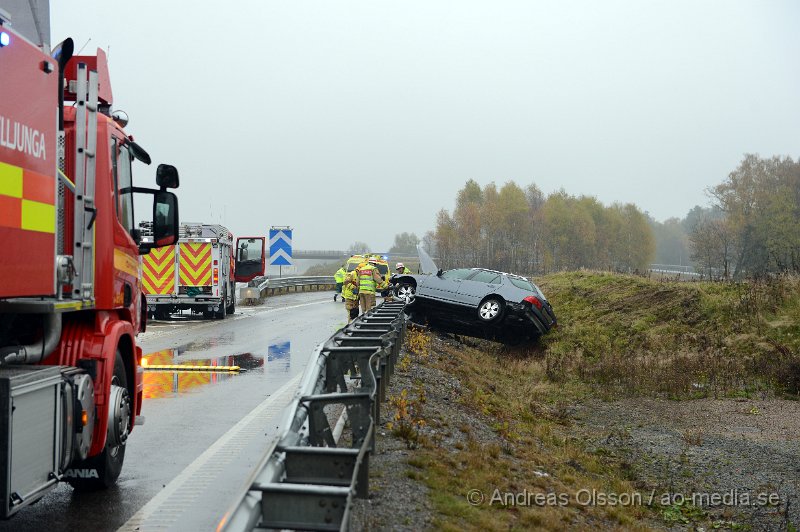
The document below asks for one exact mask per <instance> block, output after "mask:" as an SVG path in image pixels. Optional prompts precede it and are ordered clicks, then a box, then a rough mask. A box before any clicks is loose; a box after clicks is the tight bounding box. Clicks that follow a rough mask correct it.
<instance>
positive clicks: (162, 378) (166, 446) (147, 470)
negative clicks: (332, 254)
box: [0, 292, 345, 532]
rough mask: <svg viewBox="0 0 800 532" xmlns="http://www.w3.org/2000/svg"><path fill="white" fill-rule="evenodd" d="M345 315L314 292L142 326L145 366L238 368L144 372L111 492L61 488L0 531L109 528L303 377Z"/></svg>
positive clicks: (326, 295)
mask: <svg viewBox="0 0 800 532" xmlns="http://www.w3.org/2000/svg"><path fill="white" fill-rule="evenodd" d="M344 316H345V313H344V311H343V310H342V305H341V303H334V302H333V301H331V298H330V295H329V293H326V292H323V293H299V294H291V295H286V296H281V297H276V298H271V299H269V300H268V301H267V303H266V304H265V305H264V306H262V307H237V312H236V314H235V315H233V316H229V317H228V318H226V319H225V320H219V321H218V320H213V321H212V320H209V321H201V320H198V321H191V322H181V323H172V322H159V323H155V324H152V323H151V324H150V325H149V326H148V329H147V333H146V334H144V335H141V336H140V338H139V340H140V345H141V347H142V349H143V351H144V353H146V355H145V357H144V360H145V361H146V362H147V363H148V364H180V365H209V366H215V365H216V366H230V365H238V366H240V367H242V368H245V369H247V371H244V372H241V373H238V374H237V373H229V372H225V373H221V372H219V373H218V372H208V373H206V372H196V371H192V372H182V371H177V372H173V371H152V372H150V371H146V372H145V374H144V379H145V400H144V405H143V407H142V414H143V415H144V416H145V418H146V422H145V424H144V425H141V426H136V427H134V430H133V432H132V433H131V436H130V438H129V439H128V445H127V449H126V456H125V464H124V466H123V469H122V474H121V475H120V479H119V481H118V485H117V487H115V488H113V489H111V490H109V491H107V492H100V493H93V494H78V493H75V492H73V490H72V488H70V487H69V486H66V485H61V486H59V487H57V488H56V489H55V490H54V491H53V492H52V493H50V494H48V495H47V496H46V497H45V498H44V499H42V500H41V501H40V502H39V503H37V504H35V505H33V506H31V507H30V508H26V509H25V510H24V511H22V512H20V514H19V515H17V516H15V517H14V518H13V519H12V520H10V521H7V522H2V521H0V531H5V530H14V531H15V532H16V531H20V532H22V531H34V530H50V531H61V530H63V531H67V530H95V531H104V530H116V529H117V528H118V527H120V526H122V525H123V524H124V523H125V522H126V521H128V519H130V518H131V516H133V514H135V513H136V512H137V511H138V510H139V509H140V508H141V507H143V506H144V505H145V504H146V503H147V502H148V501H149V500H150V499H151V498H152V497H154V496H155V495H157V494H158V493H159V492H160V491H161V490H162V489H163V488H164V487H165V486H166V485H167V484H169V482H170V481H171V480H172V479H173V478H175V477H176V476H177V475H179V474H180V473H181V471H183V470H184V469H185V468H186V467H187V466H188V465H190V464H191V463H192V462H193V461H194V460H195V459H196V458H197V457H198V456H200V455H201V454H202V453H203V452H204V451H205V450H206V449H208V448H209V447H211V446H212V445H213V444H214V442H216V441H217V439H219V438H220V437H221V436H222V435H223V434H225V433H226V432H227V431H228V430H229V429H230V428H231V427H232V426H234V425H235V424H236V423H237V422H238V420H240V419H242V418H243V417H245V416H247V414H248V413H250V412H251V411H252V410H253V409H254V408H256V407H257V406H258V405H259V404H261V403H262V402H263V401H264V400H265V399H267V398H268V397H270V396H271V395H272V394H273V393H274V392H275V391H276V390H278V389H279V388H280V387H281V386H283V385H284V384H286V383H287V382H289V381H290V380H291V379H292V378H294V377H295V376H297V375H298V374H300V373H302V372H303V371H304V370H305V367H306V365H307V363H308V360H309V358H310V356H311V354H312V352H313V351H314V348H315V347H316V346H317V345H318V344H319V343H320V342H322V341H324V340H326V339H327V338H328V337H329V336H330V335H331V334H332V333H333V332H334V331H335V330H336V329H338V328H339V327H342V326H343V325H345V320H344V319H343V318H344ZM278 422H279V421H278V420H277V419H276V420H275V421H274V423H275V424H276V425H277V423H278ZM274 428H275V427H272V429H274ZM258 458H259V457H252V459H253V460H257V459H258ZM220 489H221V488H220ZM222 495H223V493H220V496H222ZM54 517H57V519H54Z"/></svg>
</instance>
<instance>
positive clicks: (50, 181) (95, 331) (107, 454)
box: [0, 3, 179, 518]
mask: <svg viewBox="0 0 800 532" xmlns="http://www.w3.org/2000/svg"><path fill="white" fill-rule="evenodd" d="M20 5H22V3H20ZM12 17H13V15H12V16H9V15H8V14H7V12H5V11H2V10H0V73H2V74H0V77H1V78H2V82H1V83H0V244H2V249H3V257H2V258H1V259H0V517H2V518H8V517H10V516H11V515H13V514H14V513H16V512H17V511H19V510H20V509H21V508H23V507H25V506H27V505H29V504H31V503H32V502H34V501H36V500H37V499H39V498H41V497H42V496H43V495H44V494H45V493H46V492H47V491H48V490H49V489H50V488H52V487H53V486H54V485H55V484H56V483H58V482H59V481H61V480H66V481H67V482H69V483H70V484H72V485H73V486H74V487H75V488H76V489H81V490H91V489H98V488H105V487H108V486H110V485H112V484H114V483H115V481H116V480H117V477H118V476H119V473H120V470H121V468H122V463H123V459H124V457H125V444H126V440H127V438H128V434H129V433H130V431H131V430H132V428H133V426H134V425H135V424H136V423H137V421H139V420H140V419H141V418H140V415H139V414H140V412H141V407H142V371H141V367H140V360H141V356H142V351H141V348H139V347H138V346H137V344H136V335H137V333H138V332H142V331H144V329H145V324H146V303H145V298H144V295H143V294H142V290H141V270H140V259H139V256H140V255H142V254H146V253H147V252H148V251H149V250H150V249H152V248H157V247H161V246H168V245H173V244H174V243H175V242H176V241H177V239H178V226H179V223H178V203H177V198H176V196H175V194H173V193H172V192H169V191H168V190H167V189H169V188H176V187H177V186H178V172H177V170H176V169H175V168H174V167H172V166H169V165H159V167H158V169H157V171H156V183H157V185H158V187H159V189H146V188H140V187H137V186H135V185H134V182H133V179H132V169H133V167H134V166H135V165H134V164H133V162H134V160H138V161H140V162H143V163H145V164H149V163H150V157H149V156H148V155H147V153H146V152H145V151H144V150H143V149H142V148H141V147H140V146H139V145H138V144H137V143H135V142H134V141H133V138H132V137H131V136H129V135H128V134H127V133H126V132H125V131H124V130H123V127H124V126H125V124H126V123H127V121H126V120H123V119H122V117H121V116H120V115H117V114H116V113H112V104H113V98H112V93H111V85H110V83H109V75H108V68H107V64H106V58H105V55H104V54H103V53H102V51H100V50H98V53H97V54H96V55H93V56H73V43H72V41H71V40H69V39H68V40H66V41H64V42H63V43H61V44H60V45H58V46H57V47H56V49H55V50H54V51H53V52H52V53H49V47H48V46H46V43H44V44H45V46H41V48H40V46H38V45H35V44H34V43H33V42H31V41H29V40H28V39H26V37H25V36H23V35H22V34H21V33H18V32H17V31H15V29H14V27H15V26H13V25H12V22H13V19H12V20H11V21H9V19H10V18H12ZM40 45H41V43H40ZM42 48H44V49H46V50H47V52H45V51H43V49H42ZM135 197H138V198H140V199H139V200H137V201H138V203H139V204H140V203H141V202H142V201H143V200H142V199H141V198H143V199H144V201H146V202H147V203H149V202H150V200H152V211H151V213H146V215H147V217H148V218H150V217H152V227H153V240H152V242H151V243H144V242H142V240H141V235H140V233H139V229H138V227H137V225H136V224H135V219H134V212H133V207H134V198H135ZM148 197H149V198H150V199H148ZM147 210H150V209H149V208H148V209H147ZM137 214H142V213H137ZM151 215H152V216H151Z"/></svg>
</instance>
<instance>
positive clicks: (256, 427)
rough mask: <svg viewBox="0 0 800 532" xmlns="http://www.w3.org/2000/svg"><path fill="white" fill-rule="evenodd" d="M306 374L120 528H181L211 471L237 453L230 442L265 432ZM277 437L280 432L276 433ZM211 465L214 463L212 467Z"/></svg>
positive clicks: (124, 531) (261, 406)
mask: <svg viewBox="0 0 800 532" xmlns="http://www.w3.org/2000/svg"><path fill="white" fill-rule="evenodd" d="M302 376H303V374H302V373H299V374H297V375H295V376H294V377H293V378H292V379H291V380H289V381H288V382H287V383H286V384H284V385H283V386H281V387H280V388H279V389H278V390H277V391H276V392H275V393H273V394H272V395H270V396H269V397H267V398H266V399H265V400H264V401H262V402H261V404H259V405H258V406H256V407H255V408H254V409H253V410H251V411H250V413H249V414H247V415H246V416H245V417H243V418H242V419H241V420H240V421H239V422H238V423H236V425H234V426H233V427H231V428H230V430H228V432H226V433H225V434H223V435H222V436H220V437H219V439H218V440H217V441H216V442H214V444H213V445H211V447H209V448H208V449H206V450H205V452H203V454H201V455H200V456H199V457H197V459H196V460H195V461H194V462H192V463H191V464H189V465H188V466H186V468H185V469H184V470H183V471H181V473H180V474H179V475H178V476H176V477H175V478H174V479H172V481H170V483H169V484H167V486H166V487H165V488H164V489H162V490H161V491H160V492H159V493H158V494H157V495H156V496H155V497H153V498H152V499H150V501H149V502H148V503H147V504H145V505H144V506H143V507H142V508H141V509H139V511H138V512H136V514H134V515H133V517H131V518H130V519H129V520H128V521H127V522H126V523H125V524H124V525H122V526H121V527H120V528H119V529H118V531H120V532H130V531H138V532H141V531H149V530H156V529H165V528H166V529H169V528H172V529H175V530H177V529H180V522H179V521H178V518H179V517H180V515H181V514H183V513H184V512H185V511H186V510H188V509H189V508H190V505H191V503H192V502H193V501H194V500H195V499H196V497H197V495H199V494H200V493H202V492H203V491H204V488H205V487H206V485H208V486H210V485H211V482H212V481H213V480H214V478H215V475H213V474H212V475H209V474H208V473H209V472H221V471H222V469H223V467H222V466H224V465H225V463H227V462H229V461H230V460H232V459H233V457H234V456H235V455H236V454H237V453H235V452H232V451H233V450H234V449H230V447H231V445H233V446H236V443H237V442H238V443H239V446H243V445H244V443H245V442H246V441H249V440H250V438H252V437H253V436H255V435H257V434H263V432H264V430H265V425H264V423H265V422H266V421H268V420H269V419H271V418H274V417H275V416H276V415H279V414H280V413H281V412H282V411H283V409H284V408H286V405H288V404H289V402H290V401H291V399H292V397H293V396H294V393H295V391H296V390H297V386H298V384H299V382H300V379H301V378H302ZM274 437H276V438H277V434H276V435H275V436H274ZM209 464H213V467H210V466H209Z"/></svg>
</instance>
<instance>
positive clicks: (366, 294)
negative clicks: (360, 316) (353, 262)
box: [355, 258, 384, 313]
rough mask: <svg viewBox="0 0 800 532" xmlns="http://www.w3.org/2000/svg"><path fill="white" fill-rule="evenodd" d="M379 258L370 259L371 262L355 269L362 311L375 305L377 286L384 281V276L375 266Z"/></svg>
mask: <svg viewBox="0 0 800 532" xmlns="http://www.w3.org/2000/svg"><path fill="white" fill-rule="evenodd" d="M377 263H378V260H377V259H375V258H371V259H369V262H367V263H362V264H359V265H358V268H356V269H355V272H356V276H357V278H358V300H359V302H360V303H361V312H362V313H363V312H366V311H368V310H369V309H371V308H373V307H374V306H375V288H376V287H377V286H378V285H379V284H380V283H382V282H383V280H384V279H383V276H382V275H381V274H380V272H379V271H378V268H377V267H376V266H375V265H376V264H377Z"/></svg>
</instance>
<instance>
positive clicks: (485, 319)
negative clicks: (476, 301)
mask: <svg viewBox="0 0 800 532" xmlns="http://www.w3.org/2000/svg"><path fill="white" fill-rule="evenodd" d="M503 310H505V303H504V302H503V300H502V299H500V298H498V297H487V298H486V299H484V300H483V301H481V303H480V305H478V319H479V320H480V321H481V323H494V322H496V321H499V320H500V318H501V317H502V316H503Z"/></svg>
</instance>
